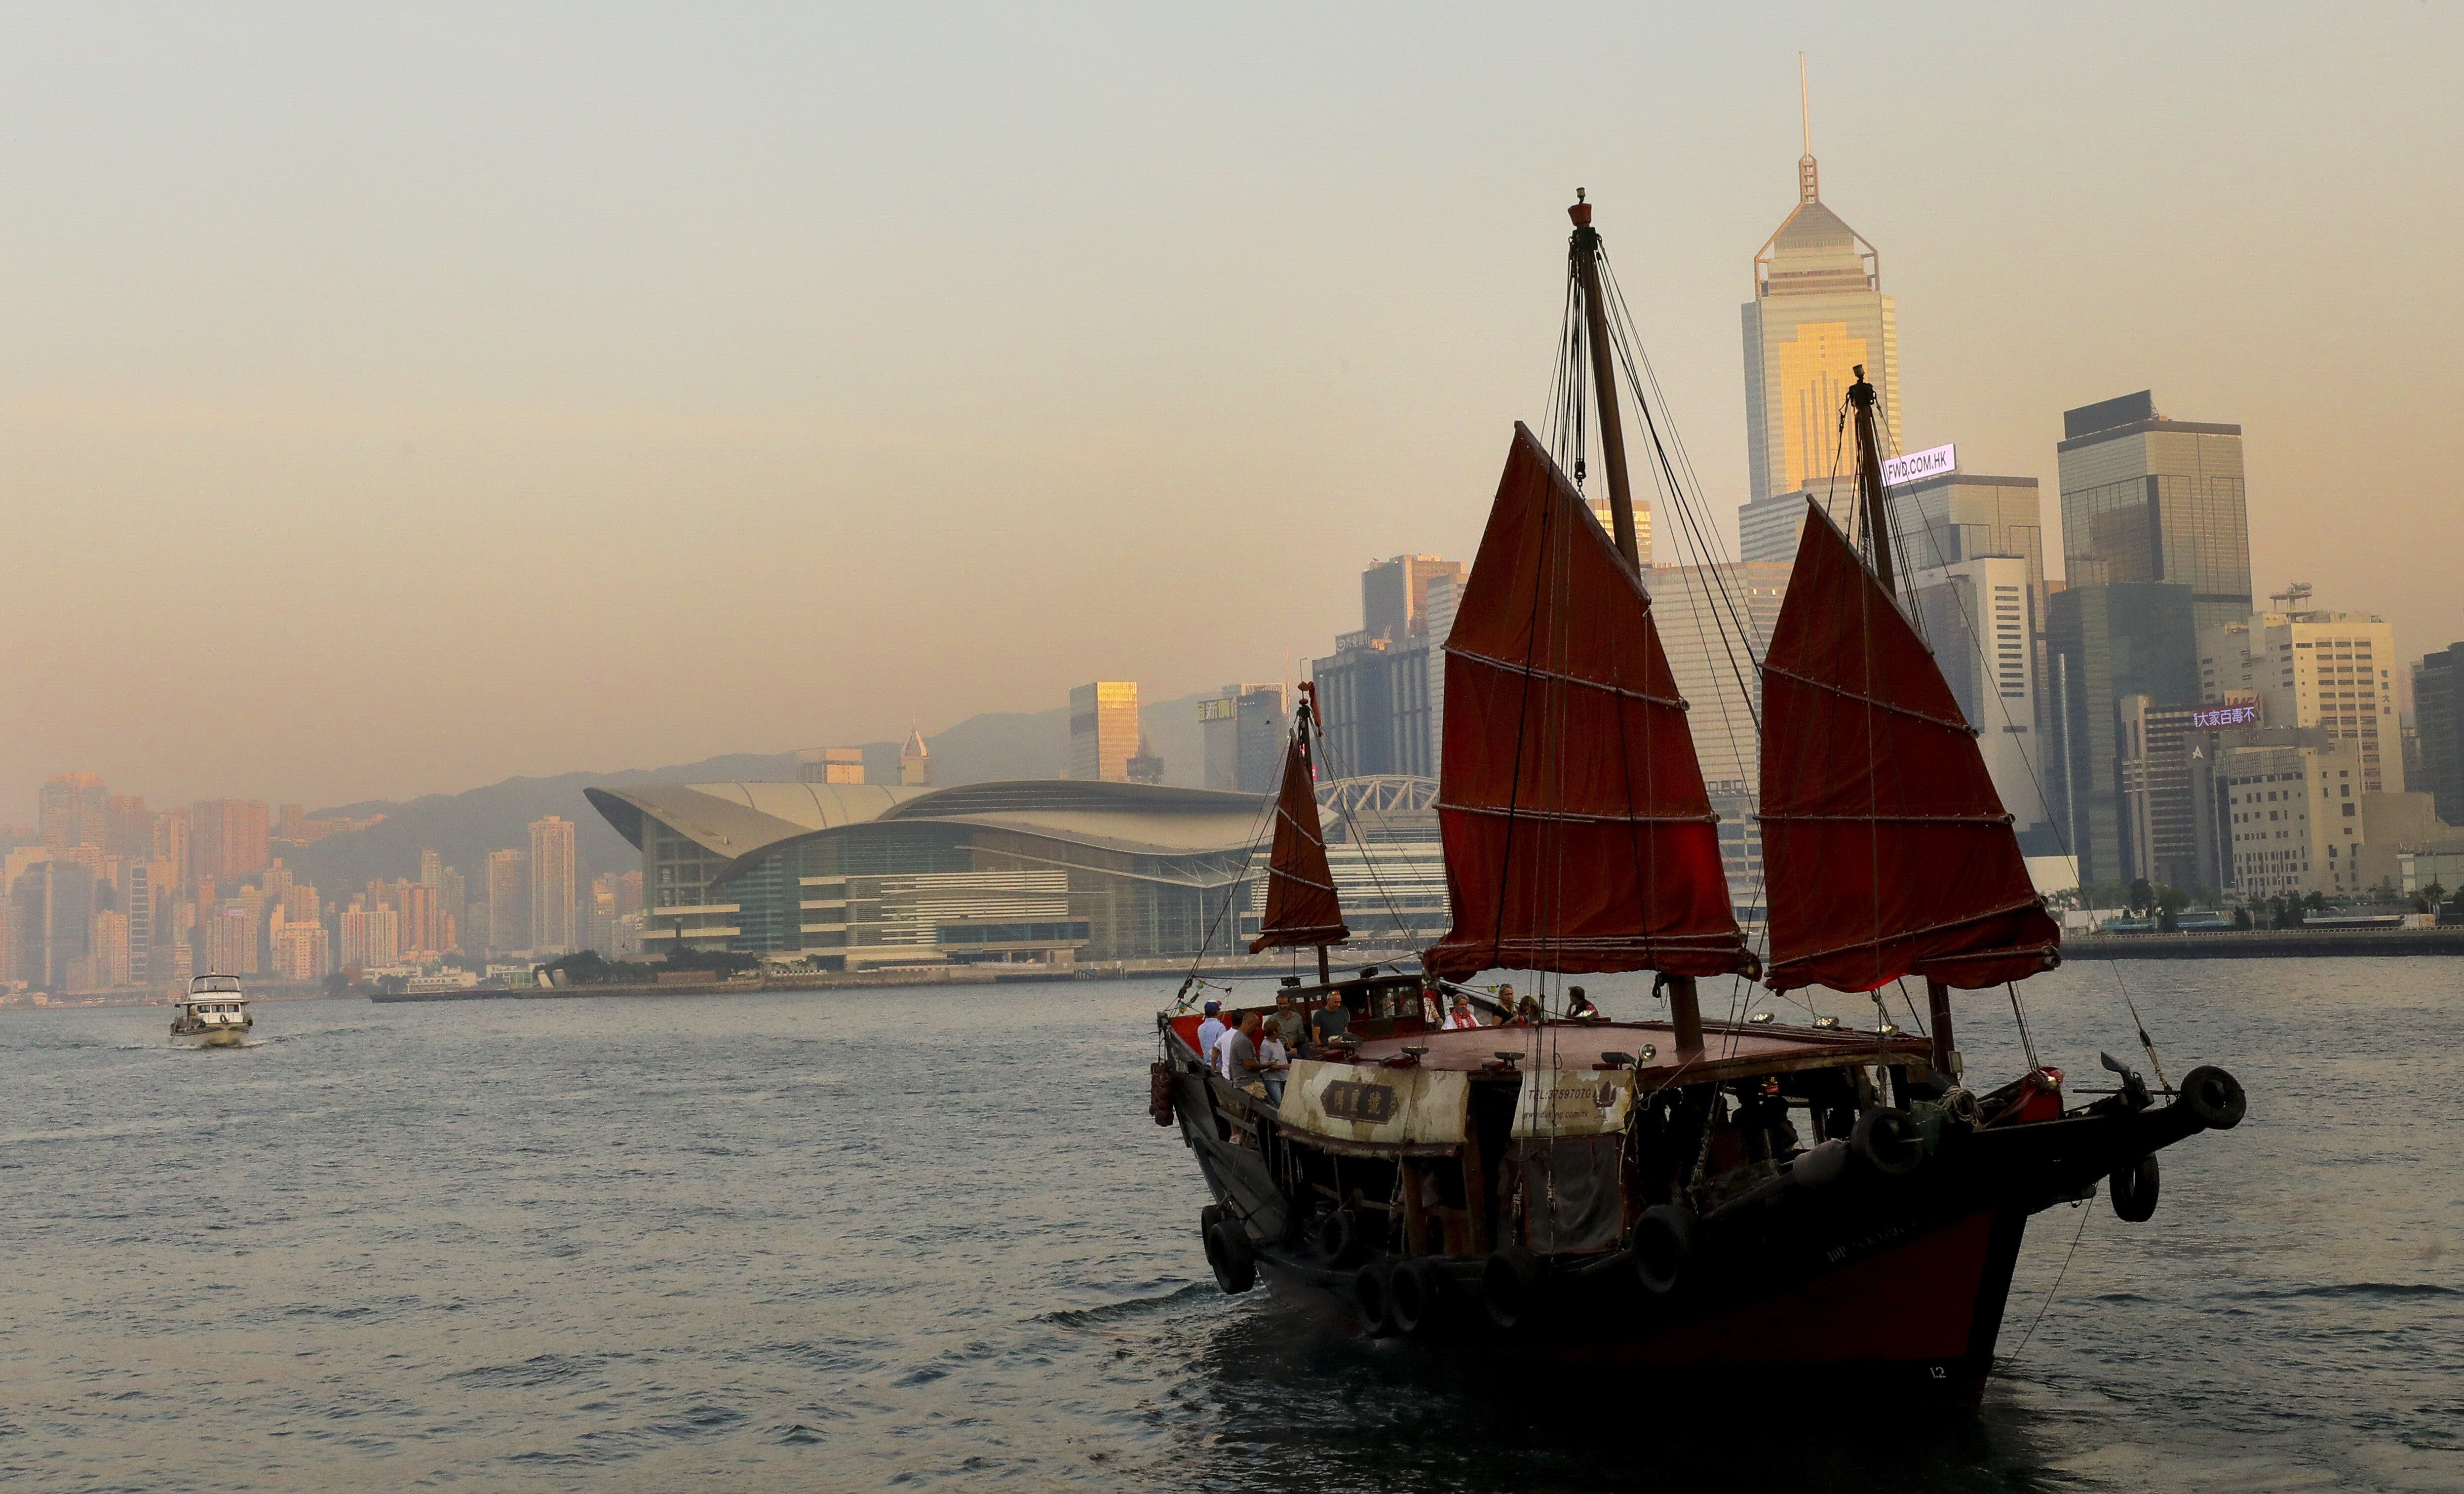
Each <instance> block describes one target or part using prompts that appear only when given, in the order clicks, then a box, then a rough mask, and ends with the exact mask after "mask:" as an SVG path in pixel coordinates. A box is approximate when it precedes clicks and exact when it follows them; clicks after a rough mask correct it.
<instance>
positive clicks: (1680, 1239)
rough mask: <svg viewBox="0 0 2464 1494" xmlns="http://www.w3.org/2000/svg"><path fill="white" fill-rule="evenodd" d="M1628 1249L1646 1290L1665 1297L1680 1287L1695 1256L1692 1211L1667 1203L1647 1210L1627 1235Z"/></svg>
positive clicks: (1655, 1205)
mask: <svg viewBox="0 0 2464 1494" xmlns="http://www.w3.org/2000/svg"><path fill="white" fill-rule="evenodd" d="M1626 1252H1627V1258H1628V1259H1629V1260H1632V1261H1633V1262H1634V1276H1635V1280H1636V1281H1638V1282H1641V1283H1642V1289H1643V1290H1644V1291H1647V1292H1649V1293H1651V1294H1652V1295H1653V1296H1655V1297H1665V1296H1667V1295H1668V1294H1669V1293H1670V1292H1673V1291H1675V1290H1677V1288H1678V1286H1679V1285H1680V1284H1682V1283H1683V1282H1684V1280H1685V1276H1686V1267H1687V1266H1688V1265H1689V1264H1690V1263H1691V1262H1692V1260H1693V1258H1694V1215H1693V1214H1692V1212H1691V1211H1689V1210H1685V1209H1680V1208H1678V1207H1676V1206H1675V1205H1673V1204H1664V1203H1663V1204H1654V1205H1652V1206H1651V1207H1650V1208H1648V1209H1645V1210H1643V1211H1642V1217H1640V1218H1639V1219H1637V1220H1635V1221H1634V1229H1633V1230H1632V1231H1631V1232H1630V1233H1629V1234H1628V1235H1627V1236H1626Z"/></svg>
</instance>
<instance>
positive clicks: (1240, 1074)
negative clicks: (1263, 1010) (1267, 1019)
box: [1215, 1012, 1265, 1089]
mask: <svg viewBox="0 0 2464 1494" xmlns="http://www.w3.org/2000/svg"><path fill="white" fill-rule="evenodd" d="M1264 1026H1265V1024H1264V1023H1263V1021H1262V1020H1261V1019H1260V1017H1259V1016H1258V1014H1257V1013H1255V1012H1252V1013H1250V1014H1249V1015H1247V1016H1244V1017H1243V1018H1242V1019H1241V1025H1240V1026H1239V1027H1237V1028H1235V1029H1233V1030H1232V1031H1231V1032H1228V1033H1225V1034H1224V1035H1223V1037H1222V1040H1221V1041H1220V1042H1218V1043H1217V1044H1216V1045H1215V1051H1216V1052H1217V1053H1220V1054H1221V1055H1222V1056H1223V1070H1222V1072H1223V1077H1224V1078H1225V1079H1228V1080H1230V1081H1232V1087H1233V1088H1235V1089H1246V1088H1248V1087H1249V1086H1250V1085H1252V1084H1256V1083H1261V1082H1263V1081H1264V1079H1265V1076H1264V1075H1263V1074H1262V1073H1261V1072H1260V1070H1259V1064H1258V1034H1259V1033H1260V1032H1261V1031H1263V1030H1264Z"/></svg>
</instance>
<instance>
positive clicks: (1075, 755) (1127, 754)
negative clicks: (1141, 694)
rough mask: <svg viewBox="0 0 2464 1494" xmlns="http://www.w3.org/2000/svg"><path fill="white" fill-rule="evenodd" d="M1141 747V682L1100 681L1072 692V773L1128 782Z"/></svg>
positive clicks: (1080, 776)
mask: <svg viewBox="0 0 2464 1494" xmlns="http://www.w3.org/2000/svg"><path fill="white" fill-rule="evenodd" d="M1137 750H1138V682H1137V681H1136V680H1096V681H1095V682H1094V683H1093V684H1082V685H1079V686H1078V687H1077V688H1075V689H1073V690H1071V691H1070V692H1069V776H1070V777H1072V778H1077V779H1083V780H1085V781H1087V782H1089V783H1092V782H1097V781H1102V782H1107V783H1127V782H1129V781H1130V759H1131V758H1133V757H1134V756H1136V755H1137Z"/></svg>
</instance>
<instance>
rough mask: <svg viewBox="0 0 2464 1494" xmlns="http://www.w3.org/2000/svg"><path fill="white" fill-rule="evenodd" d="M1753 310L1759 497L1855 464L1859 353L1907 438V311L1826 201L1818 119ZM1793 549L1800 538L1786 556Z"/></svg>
mask: <svg viewBox="0 0 2464 1494" xmlns="http://www.w3.org/2000/svg"><path fill="white" fill-rule="evenodd" d="M1744 318H1745V333H1746V457H1747V464H1748V467H1749V471H1750V474H1751V477H1752V480H1753V486H1752V492H1751V495H1750V496H1751V498H1752V500H1753V501H1754V502H1762V501H1764V500H1767V499H1770V498H1771V497H1773V496H1774V495H1779V494H1786V493H1790V492H1793V491H1796V490H1799V489H1802V488H1804V487H1806V486H1807V485H1809V484H1813V485H1816V486H1819V485H1821V484H1823V483H1824V482H1825V481H1826V479H1829V478H1830V477H1831V476H1832V474H1834V473H1835V472H1845V471H1847V470H1849V469H1848V467H1847V466H1846V465H1845V463H1846V462H1847V459H1848V458H1847V457H1846V455H1845V449H1844V447H1843V446H1842V444H1841V441H1840V438H1839V411H1840V407H1841V406H1842V405H1843V404H1844V403H1845V402H1846V400H1847V398H1848V386H1849V385H1851V384H1854V383H1855V382H1856V381H1857V380H1856V374H1855V373H1854V372H1853V371H1851V370H1852V369H1854V368H1855V367H1856V366H1857V365H1859V364H1862V365H1864V367H1865V377H1866V378H1867V379H1868V380H1870V381H1871V382H1872V383H1873V385H1874V389H1875V391H1876V393H1877V394H1878V395H1879V396H1880V399H1881V409H1880V410H1879V411H1878V413H1879V415H1880V416H1881V424H1882V427H1883V431H1882V438H1883V440H1884V441H1885V442H1886V443H1887V445H1888V446H1889V447H1890V448H1891V449H1892V450H1897V449H1898V447H1899V444H1900V334H1899V314H1898V311H1897V310H1896V308H1894V307H1893V305H1892V303H1891V298H1890V297H1888V296H1885V295H1883V294H1882V279H1881V256H1878V255H1877V254H1876V253H1875V252H1874V247H1873V246H1872V245H1871V244H1868V243H1867V242H1865V240H1864V239H1862V238H1860V237H1859V236H1858V234H1857V232H1856V230H1854V229H1852V228H1850V227H1849V226H1848V225H1847V224H1845V223H1843V222H1841V221H1840V220H1839V216H1838V214H1837V213H1835V212H1832V211H1831V210H1830V209H1829V208H1828V207H1825V206H1824V205H1823V202H1822V192H1821V187H1820V180H1819V175H1818V173H1817V171H1816V168H1815V162H1814V132H1813V127H1812V125H1811V123H1808V125H1807V129H1806V141H1805V155H1804V156H1803V157H1802V158H1801V159H1800V160H1798V162H1797V163H1796V209H1795V211H1794V212H1791V213H1790V214H1789V215H1788V217H1787V219H1786V220H1785V221H1783V222H1782V223H1781V224H1780V226H1779V232H1777V233H1775V234H1772V235H1771V238H1770V239H1769V240H1768V241H1767V242H1765V243H1764V245H1763V247H1762V251H1761V253H1759V254H1757V255H1755V256H1754V299H1753V300H1751V301H1748V302H1746V304H1745V307H1744ZM1648 553H1649V552H1648V551H1645V554H1646V555H1647V554H1648ZM1794 554H1795V551H1794V548H1793V546H1792V547H1791V550H1790V553H1789V555H1788V556H1786V557H1782V558H1786V559H1793V558H1794Z"/></svg>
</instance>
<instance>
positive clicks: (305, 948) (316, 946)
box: [272, 914, 364, 981]
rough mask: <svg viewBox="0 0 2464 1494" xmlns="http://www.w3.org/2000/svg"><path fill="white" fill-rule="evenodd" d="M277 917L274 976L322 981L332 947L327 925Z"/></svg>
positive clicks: (274, 934)
mask: <svg viewBox="0 0 2464 1494" xmlns="http://www.w3.org/2000/svg"><path fill="white" fill-rule="evenodd" d="M275 917H276V919H277V922H276V923H275V925H274V932H273V940H272V942H273V945H274V973H275V975H276V976H278V977H280V978H281V979H283V980H299V981H308V980H319V979H321V978H323V976H324V975H325V973H326V970H327V969H328V966H329V963H330V955H329V950H330V949H331V948H332V944H331V941H330V940H329V939H328V937H327V936H326V933H325V925H323V924H322V923H321V922H319V921H318V920H316V919H302V920H296V921H295V920H293V919H289V918H285V917H282V916H281V915H280V914H276V915H275ZM363 963H364V962H363Z"/></svg>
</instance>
